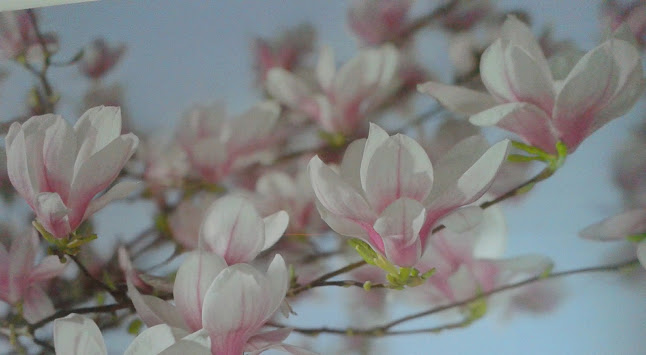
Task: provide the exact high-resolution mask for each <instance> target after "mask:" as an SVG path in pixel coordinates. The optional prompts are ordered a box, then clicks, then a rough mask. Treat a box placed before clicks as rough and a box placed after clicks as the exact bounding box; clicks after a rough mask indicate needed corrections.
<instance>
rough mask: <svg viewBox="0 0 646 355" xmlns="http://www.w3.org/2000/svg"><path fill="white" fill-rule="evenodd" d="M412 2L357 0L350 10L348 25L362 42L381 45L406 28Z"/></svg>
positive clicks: (402, 0) (399, 0) (400, 0)
mask: <svg viewBox="0 0 646 355" xmlns="http://www.w3.org/2000/svg"><path fill="white" fill-rule="evenodd" d="M412 4H413V1H412V0H355V1H353V2H352V5H351V7H350V9H349V10H348V26H349V27H350V29H351V30H352V32H354V34H355V35H357V36H358V37H359V39H361V41H362V42H364V43H366V44H368V45H380V44H382V43H385V42H387V41H391V40H394V39H396V38H397V35H398V34H400V33H401V32H402V31H403V30H404V29H405V28H406V27H405V25H406V24H407V23H408V11H409V10H410V7H411V5H412Z"/></svg>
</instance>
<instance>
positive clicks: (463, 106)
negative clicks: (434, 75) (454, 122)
mask: <svg viewBox="0 0 646 355" xmlns="http://www.w3.org/2000/svg"><path fill="white" fill-rule="evenodd" d="M417 91H419V92H421V93H423V94H427V95H430V96H432V97H434V98H435V99H436V100H437V101H439V103H440V104H442V106H444V107H446V108H447V109H448V110H449V111H451V112H454V113H457V114H462V115H466V116H469V115H475V114H476V113H479V112H482V111H484V110H487V109H490V108H491V107H493V106H495V105H497V104H498V101H496V99H494V98H493V96H491V95H489V94H487V93H484V92H480V91H475V90H471V89H467V88H463V87H460V86H453V85H446V84H441V83H438V82H434V81H429V82H427V83H424V84H420V85H418V86H417Z"/></svg>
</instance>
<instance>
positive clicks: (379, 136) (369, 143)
mask: <svg viewBox="0 0 646 355" xmlns="http://www.w3.org/2000/svg"><path fill="white" fill-rule="evenodd" d="M387 139H388V133H387V132H386V131H384V130H383V129H382V128H381V127H379V126H377V125H376V124H374V123H370V131H369V132H368V139H367V140H366V144H365V146H364V148H363V158H362V159H361V168H360V169H359V174H360V175H359V176H360V177H361V186H362V187H363V190H364V191H365V189H366V179H367V177H368V165H369V164H370V161H371V160H372V156H373V155H374V154H375V151H376V150H377V149H378V148H379V147H380V146H381V145H382V144H383V143H384V142H385V141H386V140H387Z"/></svg>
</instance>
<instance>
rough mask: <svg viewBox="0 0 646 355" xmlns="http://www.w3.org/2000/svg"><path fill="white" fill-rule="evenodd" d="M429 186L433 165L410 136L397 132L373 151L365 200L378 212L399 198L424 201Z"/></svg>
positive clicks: (366, 179) (431, 181)
mask: <svg viewBox="0 0 646 355" xmlns="http://www.w3.org/2000/svg"><path fill="white" fill-rule="evenodd" d="M364 161H365V160H364ZM432 185H433V168H432V166H431V161H430V159H429V158H428V155H427V154H426V152H425V151H424V149H423V148H422V147H421V146H420V145H419V144H418V143H417V142H415V141H414V140H413V139H411V138H410V137H407V136H404V135H401V134H397V135H394V136H392V137H389V138H388V139H387V140H386V141H385V142H383V143H382V144H381V145H380V146H379V148H377V150H375V153H374V155H373V157H372V159H371V160H370V161H369V162H368V169H367V170H366V178H365V186H364V188H365V194H366V198H367V200H368V202H369V203H370V205H371V206H372V207H373V208H374V209H375V211H376V212H378V213H380V212H381V211H382V210H383V209H384V208H386V206H388V205H389V204H390V203H392V202H393V201H395V200H397V199H399V198H401V197H408V198H411V199H413V200H417V201H423V200H424V199H425V198H426V197H427V196H428V194H429V193H430V191H431V187H432Z"/></svg>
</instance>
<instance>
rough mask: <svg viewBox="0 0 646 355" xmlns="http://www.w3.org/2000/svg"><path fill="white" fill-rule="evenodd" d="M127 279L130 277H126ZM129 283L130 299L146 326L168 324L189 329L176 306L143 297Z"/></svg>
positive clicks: (153, 298)
mask: <svg viewBox="0 0 646 355" xmlns="http://www.w3.org/2000/svg"><path fill="white" fill-rule="evenodd" d="M126 277H128V276H127V275H126ZM127 283H128V297H130V300H131V301H132V304H133V306H135V310H136V311H137V314H138V315H139V317H140V318H141V320H142V321H143V322H144V324H146V325H147V326H149V327H152V326H155V325H158V324H168V325H170V326H171V327H175V328H181V329H188V326H187V325H186V323H185V322H184V320H183V319H182V315H181V314H180V313H179V311H178V310H177V308H176V307H175V306H173V305H172V304H170V303H168V302H166V301H164V300H162V299H160V298H157V297H154V296H148V295H142V294H141V293H139V291H138V290H137V288H136V287H135V286H134V285H133V284H132V282H131V281H130V279H129V278H128V280H127Z"/></svg>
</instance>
